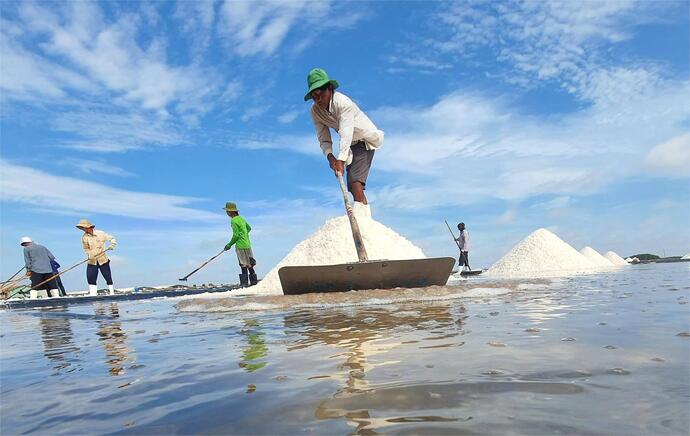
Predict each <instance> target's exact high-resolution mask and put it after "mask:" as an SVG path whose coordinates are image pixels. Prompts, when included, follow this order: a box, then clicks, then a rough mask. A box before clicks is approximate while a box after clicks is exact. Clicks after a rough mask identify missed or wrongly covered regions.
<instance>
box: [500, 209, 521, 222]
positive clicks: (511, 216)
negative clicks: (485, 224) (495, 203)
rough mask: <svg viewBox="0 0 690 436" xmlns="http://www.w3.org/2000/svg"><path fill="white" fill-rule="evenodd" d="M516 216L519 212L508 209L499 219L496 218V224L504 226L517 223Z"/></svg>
mask: <svg viewBox="0 0 690 436" xmlns="http://www.w3.org/2000/svg"><path fill="white" fill-rule="evenodd" d="M516 216H517V211H516V210H515V209H508V210H506V211H505V212H503V213H502V214H501V215H500V216H499V217H498V218H496V224H498V225H502V226H504V225H506V224H510V223H512V222H513V221H515V217H516Z"/></svg>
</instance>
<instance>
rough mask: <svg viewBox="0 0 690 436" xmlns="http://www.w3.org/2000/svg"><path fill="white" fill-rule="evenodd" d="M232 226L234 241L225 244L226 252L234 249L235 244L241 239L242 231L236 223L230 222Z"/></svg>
mask: <svg viewBox="0 0 690 436" xmlns="http://www.w3.org/2000/svg"><path fill="white" fill-rule="evenodd" d="M230 226H231V227H232V239H230V242H228V243H227V244H225V250H226V251H227V250H229V249H230V248H232V246H233V245H235V242H237V240H238V239H239V238H240V229H239V226H238V225H237V224H235V222H234V221H231V222H230Z"/></svg>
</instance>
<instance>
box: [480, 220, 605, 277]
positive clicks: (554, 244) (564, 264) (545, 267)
mask: <svg viewBox="0 0 690 436" xmlns="http://www.w3.org/2000/svg"><path fill="white" fill-rule="evenodd" d="M595 268H596V266H595V265H594V264H593V263H592V262H590V261H589V259H587V258H586V257H585V256H583V255H582V254H580V253H579V252H578V251H577V250H576V249H574V248H573V247H571V246H570V245H568V244H567V243H565V242H563V241H562V240H561V239H560V238H559V237H558V236H556V235H555V234H553V233H551V232H550V231H548V230H546V229H539V230H536V231H534V232H533V233H532V234H530V235H529V236H527V237H526V238H525V239H523V240H522V241H520V242H519V243H518V244H517V245H516V246H514V247H513V248H512V249H511V250H510V251H509V252H508V254H506V255H505V256H503V257H502V258H501V259H500V260H499V261H498V262H496V263H495V264H493V265H492V266H491V268H489V270H488V271H487V272H486V275H489V276H494V277H554V276H559V275H567V274H570V273H573V272H580V271H592V270H593V269H595Z"/></svg>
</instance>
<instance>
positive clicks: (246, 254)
mask: <svg viewBox="0 0 690 436" xmlns="http://www.w3.org/2000/svg"><path fill="white" fill-rule="evenodd" d="M235 252H236V253H237V261H238V262H239V263H240V265H242V266H254V265H256V261H255V260H254V253H252V249H251V248H237V247H235Z"/></svg>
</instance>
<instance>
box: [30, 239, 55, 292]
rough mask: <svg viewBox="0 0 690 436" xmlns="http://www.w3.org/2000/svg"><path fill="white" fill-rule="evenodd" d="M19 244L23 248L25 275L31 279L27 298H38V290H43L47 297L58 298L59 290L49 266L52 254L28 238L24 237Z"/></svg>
mask: <svg viewBox="0 0 690 436" xmlns="http://www.w3.org/2000/svg"><path fill="white" fill-rule="evenodd" d="M20 244H21V246H22V247H24V266H25V267H26V275H27V276H28V277H29V278H30V279H31V291H29V298H32V299H35V298H38V291H39V290H45V291H46V292H47V293H48V297H59V296H60V290H59V289H58V284H57V281H56V280H55V278H53V276H54V275H55V274H54V273H53V268H52V267H51V266H50V261H51V260H53V259H55V256H53V253H51V252H50V250H48V249H47V248H46V247H44V246H43V245H41V244H37V243H35V242H33V241H32V240H31V238H29V237H28V236H24V237H23V238H22V239H21V241H20Z"/></svg>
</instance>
